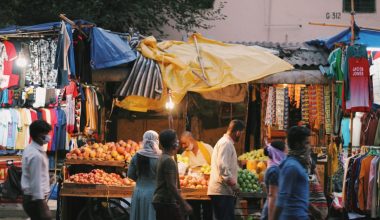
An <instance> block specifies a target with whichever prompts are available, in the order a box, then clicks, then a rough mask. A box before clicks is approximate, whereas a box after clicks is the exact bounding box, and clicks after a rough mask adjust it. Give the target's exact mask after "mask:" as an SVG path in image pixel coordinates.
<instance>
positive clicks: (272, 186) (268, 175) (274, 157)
mask: <svg viewBox="0 0 380 220" xmlns="http://www.w3.org/2000/svg"><path fill="white" fill-rule="evenodd" d="M286 153H287V148H286V146H285V143H284V142H283V141H273V142H272V143H270V144H268V145H267V147H266V148H264V154H265V156H267V157H269V160H268V169H267V171H266V172H265V177H264V182H265V187H266V190H267V194H268V197H267V200H266V201H265V205H264V209H263V211H262V214H261V219H262V220H267V219H273V211H274V208H275V204H276V198H277V192H278V178H279V175H280V168H279V167H278V166H279V165H280V163H281V162H282V161H283V160H284V159H285V157H286Z"/></svg>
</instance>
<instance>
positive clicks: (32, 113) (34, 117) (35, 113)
mask: <svg viewBox="0 0 380 220" xmlns="http://www.w3.org/2000/svg"><path fill="white" fill-rule="evenodd" d="M30 114H31V116H32V122H33V121H37V120H38V116H37V112H36V111H35V110H33V109H30Z"/></svg>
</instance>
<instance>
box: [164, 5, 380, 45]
mask: <svg viewBox="0 0 380 220" xmlns="http://www.w3.org/2000/svg"><path fill="white" fill-rule="evenodd" d="M216 1H217V2H218V1H227V3H226V5H225V8H224V9H223V13H224V14H225V15H227V18H226V20H224V21H217V22H214V23H213V24H214V25H215V27H214V28H212V29H211V30H198V32H200V33H202V34H204V35H205V36H207V37H210V38H213V39H217V40H221V41H274V42H304V41H307V40H311V39H315V38H321V37H329V36H331V35H334V34H337V33H339V32H340V31H342V30H344V29H345V28H339V27H322V26H314V25H309V24H308V23H309V22H318V23H333V24H343V25H350V19H351V16H350V14H349V13H346V12H345V13H343V12H342V11H343V0H216ZM356 1H358V0H356ZM217 2H216V3H215V4H217ZM379 12H380V1H379V0H376V13H372V14H369V13H368V14H363V13H357V14H356V23H357V24H358V25H359V26H363V27H372V28H375V27H377V28H380V23H379V21H380V13H379ZM165 32H166V33H167V34H168V35H169V39H178V40H182V37H183V36H185V35H186V33H185V32H177V31H175V30H171V29H170V28H166V29H165Z"/></svg>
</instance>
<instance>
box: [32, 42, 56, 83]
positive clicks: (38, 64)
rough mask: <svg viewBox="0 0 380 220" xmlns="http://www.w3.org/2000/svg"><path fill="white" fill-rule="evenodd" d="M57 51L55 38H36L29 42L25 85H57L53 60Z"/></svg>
mask: <svg viewBox="0 0 380 220" xmlns="http://www.w3.org/2000/svg"><path fill="white" fill-rule="evenodd" d="M56 51H57V39H51V38H48V39H38V40H31V41H30V42H29V54H30V65H29V68H27V69H26V74H25V85H26V86H32V85H36V86H42V87H45V88H56V87H57V75H58V72H57V69H55V68H54V60H55V56H56Z"/></svg>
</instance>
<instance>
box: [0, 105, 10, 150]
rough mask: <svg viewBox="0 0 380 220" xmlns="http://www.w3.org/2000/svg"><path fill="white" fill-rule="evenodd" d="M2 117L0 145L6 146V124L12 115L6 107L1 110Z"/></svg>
mask: <svg viewBox="0 0 380 220" xmlns="http://www.w3.org/2000/svg"><path fill="white" fill-rule="evenodd" d="M1 115H2V118H1V121H0V123H1V127H2V133H1V135H2V138H1V142H0V145H1V146H4V147H7V142H8V124H9V123H10V122H11V121H12V115H11V112H10V111H9V110H8V109H4V110H2V112H1Z"/></svg>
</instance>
